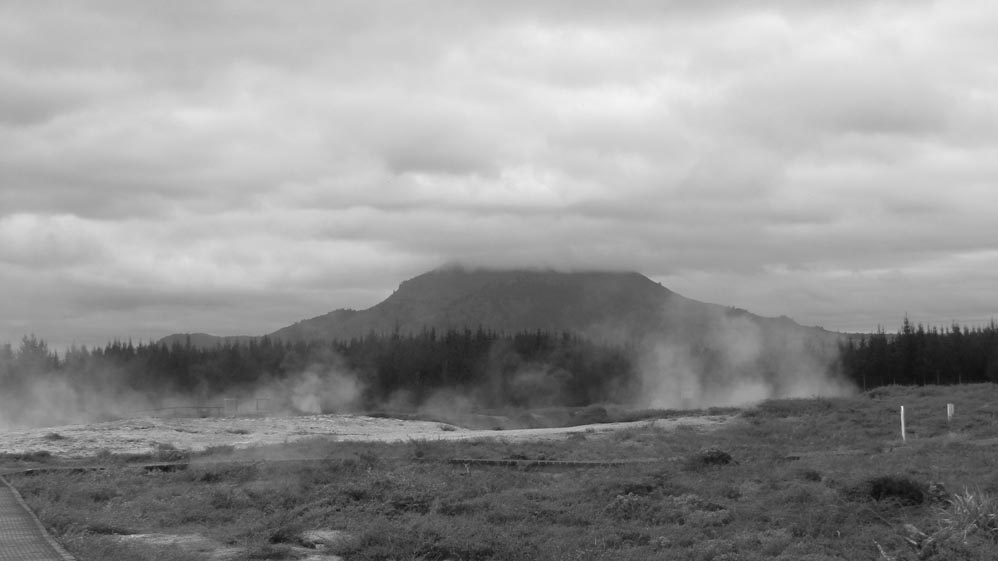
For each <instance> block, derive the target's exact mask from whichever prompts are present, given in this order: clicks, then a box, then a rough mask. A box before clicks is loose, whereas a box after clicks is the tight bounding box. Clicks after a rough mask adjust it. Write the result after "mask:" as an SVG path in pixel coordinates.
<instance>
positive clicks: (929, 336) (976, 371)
mask: <svg viewBox="0 0 998 561" xmlns="http://www.w3.org/2000/svg"><path fill="white" fill-rule="evenodd" d="M840 360H841V364H842V368H843V370H844V373H845V374H846V376H848V378H849V379H851V380H852V381H853V382H855V383H856V385H857V386H859V387H860V388H862V389H869V388H874V387H877V386H884V385H890V384H900V385H926V384H965V383H979V382H995V383H998V324H996V323H995V322H994V321H993V320H992V321H991V322H990V323H989V324H988V325H986V326H984V327H974V328H970V327H961V326H960V325H957V324H955V323H954V324H953V325H951V326H950V327H949V328H944V329H939V328H937V327H930V328H926V327H925V326H923V325H922V324H918V325H917V326H916V325H913V324H912V322H911V321H910V320H909V319H908V318H907V317H906V318H905V319H904V322H903V323H902V325H901V329H900V331H898V333H897V334H887V333H885V332H884V330H883V329H878V330H877V332H876V333H873V334H870V335H866V336H863V337H861V338H859V339H858V340H855V339H851V340H849V341H847V342H845V343H843V344H842V345H841V346H840Z"/></svg>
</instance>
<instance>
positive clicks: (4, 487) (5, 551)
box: [0, 477, 75, 561]
mask: <svg viewBox="0 0 998 561" xmlns="http://www.w3.org/2000/svg"><path fill="white" fill-rule="evenodd" d="M74 559H75V558H74V557H73V556H72V555H70V554H69V553H67V552H66V550H64V549H63V548H62V547H61V546H59V544H58V543H56V541H55V540H54V539H52V536H50V535H49V533H48V532H46V531H45V528H44V527H43V526H42V524H41V522H39V521H38V518H36V517H35V515H34V513H32V512H31V511H30V510H29V509H28V506H27V505H26V504H24V501H23V500H21V495H20V494H18V493H17V491H15V490H14V488H13V487H11V486H10V484H9V483H7V480H6V479H4V478H3V477H0V561H74Z"/></svg>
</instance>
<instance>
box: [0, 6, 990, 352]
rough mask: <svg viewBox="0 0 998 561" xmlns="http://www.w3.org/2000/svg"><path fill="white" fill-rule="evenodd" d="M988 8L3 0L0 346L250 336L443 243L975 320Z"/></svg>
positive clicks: (434, 258) (441, 254) (982, 247)
mask: <svg viewBox="0 0 998 561" xmlns="http://www.w3.org/2000/svg"><path fill="white" fill-rule="evenodd" d="M996 29H998V4H996V3H994V2H991V1H971V0H953V1H938V2H929V1H920V0H898V1H876V0H874V1H869V0H862V1H859V0H856V1H841V2H828V1H818V0H814V1H801V0H785V1H779V0H773V1H758V2H737V1H728V2H724V1H719V0H717V1H715V0H709V1H701V0H697V1H694V0H690V1H678V0H674V1H663V0H647V1H642V0H617V1H614V2H604V1H595V0H593V1H584V0H548V1H543V0H541V1H527V0H503V1H493V0H480V1H471V0H454V1H450V2H444V1H372V0H358V1H347V0H337V1H335V2H334V1H325V0H322V1H318V0H317V1H313V2H307V1H290V2H277V1H270V2H249V1H246V2H241V1H240V2H221V1H206V0H191V1H171V2H158V1H157V2H153V1H148V2H140V1H136V0H120V1H87V2H70V1H67V2H46V1H37V0H26V1H17V0H0V342H4V341H6V342H11V343H15V344H16V343H17V342H18V341H19V340H20V339H21V337H22V336H23V335H25V334H28V333H34V334H36V335H37V336H39V337H41V338H44V339H46V340H48V341H49V342H50V344H53V345H54V346H60V345H67V344H70V343H72V342H74V341H75V342H76V343H78V344H87V345H93V344H103V343H105V342H107V341H109V340H111V339H113V338H129V337H131V338H134V339H135V340H136V341H139V340H149V339H155V338H159V337H161V336H164V335H167V334H169V333H173V332H181V331H206V332H210V333H215V334H220V335H231V334H250V335H258V334H263V333H267V332H270V331H274V330H276V329H278V328H280V327H283V326H285V325H288V324H290V323H293V322H295V321H297V320H300V319H304V318H308V317H313V316H317V315H321V314H323V313H325V312H328V311H330V310H333V309H335V308H341V307H349V308H358V309H363V308H367V307H370V306H372V305H374V304H376V303H377V302H379V301H380V300H382V299H383V298H385V297H386V296H388V295H389V294H391V291H392V290H393V289H394V288H396V287H397V285H398V284H399V283H400V282H401V281H403V280H405V279H407V278H410V277H412V276H415V275H417V274H420V273H422V272H425V271H427V270H430V269H433V268H436V267H438V266H440V265H442V264H445V263H449V262H454V261H462V262H468V263H475V264H489V265H497V266H523V265H529V266H550V267H556V268H585V269H602V268H612V269H629V270H637V271H639V272H642V273H644V274H646V275H647V276H649V277H651V278H652V279H654V280H656V281H660V282H662V283H663V284H664V285H665V286H667V287H669V288H671V289H673V290H675V291H677V292H679V293H681V294H684V295H686V296H689V297H691V298H695V299H699V300H704V301H710V302H717V303H721V304H728V305H734V306H738V307H742V308H746V309H748V310H751V311H753V312H756V313H759V314H763V315H773V316H775V315H788V316H791V317H793V318H794V319H796V320H797V321H798V322H800V323H803V324H807V325H822V326H824V327H826V328H829V329H836V330H860V331H867V330H873V329H875V328H876V327H877V325H878V324H879V325H883V326H884V327H885V328H886V329H887V330H888V331H893V330H896V329H897V327H898V325H899V324H900V322H901V320H902V319H903V317H904V315H905V314H906V313H907V314H908V315H909V317H911V319H912V320H914V321H916V322H924V323H926V324H930V325H948V324H949V323H950V322H952V321H958V322H960V323H966V324H979V323H983V322H987V321H988V320H990V319H991V318H992V317H996V316H998V188H996V187H998V186H996V183H998V181H996V180H998V33H996V32H995V30H996Z"/></svg>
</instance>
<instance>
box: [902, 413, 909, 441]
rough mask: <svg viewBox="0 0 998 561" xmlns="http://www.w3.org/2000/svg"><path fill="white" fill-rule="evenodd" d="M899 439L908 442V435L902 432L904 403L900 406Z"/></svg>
mask: <svg viewBox="0 0 998 561" xmlns="http://www.w3.org/2000/svg"><path fill="white" fill-rule="evenodd" d="M901 441H902V442H908V437H907V436H906V435H905V433H904V405H902V406H901Z"/></svg>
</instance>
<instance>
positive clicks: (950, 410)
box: [946, 403, 956, 423]
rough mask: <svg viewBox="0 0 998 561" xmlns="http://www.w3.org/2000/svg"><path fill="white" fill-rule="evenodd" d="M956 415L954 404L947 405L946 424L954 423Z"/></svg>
mask: <svg viewBox="0 0 998 561" xmlns="http://www.w3.org/2000/svg"><path fill="white" fill-rule="evenodd" d="M954 413H956V410H955V408H954V407H953V404H952V403H947V404H946V422H947V423H951V422H953V414H954Z"/></svg>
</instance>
